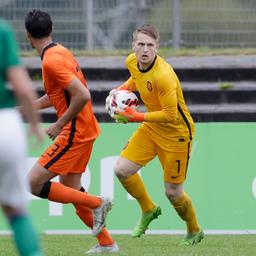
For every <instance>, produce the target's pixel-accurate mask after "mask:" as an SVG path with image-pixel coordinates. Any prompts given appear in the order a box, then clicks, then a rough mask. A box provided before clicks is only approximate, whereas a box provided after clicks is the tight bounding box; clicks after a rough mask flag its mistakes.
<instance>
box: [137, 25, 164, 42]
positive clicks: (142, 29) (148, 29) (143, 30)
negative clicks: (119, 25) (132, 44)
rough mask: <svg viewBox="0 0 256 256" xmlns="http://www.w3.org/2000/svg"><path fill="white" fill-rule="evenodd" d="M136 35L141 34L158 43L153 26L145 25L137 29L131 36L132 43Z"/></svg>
mask: <svg viewBox="0 0 256 256" xmlns="http://www.w3.org/2000/svg"><path fill="white" fill-rule="evenodd" d="M138 33H143V34H145V35H148V36H150V37H151V38H153V39H155V40H156V42H157V43H159V40H160V35H159V32H158V30H157V29H156V28H155V27H154V26H153V25H150V24H145V25H142V26H140V27H138V28H137V29H136V30H135V31H134V32H133V34H132V37H133V41H135V40H136V39H137V35H138Z"/></svg>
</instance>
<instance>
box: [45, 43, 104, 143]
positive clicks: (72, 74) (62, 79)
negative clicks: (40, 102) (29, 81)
mask: <svg viewBox="0 0 256 256" xmlns="http://www.w3.org/2000/svg"><path fill="white" fill-rule="evenodd" d="M41 59H42V73H43V80H44V89H45V92H46V94H47V95H48V97H49V99H50V102H51V104H52V105H53V106H54V108H55V109H56V112H57V117H58V118H59V117H61V116H62V115H63V114H64V112H65V111H66V110H67V108H68V106H69V102H70V95H69V92H68V90H67V87H68V85H69V84H70V82H71V81H72V80H73V79H74V78H78V79H79V80H80V81H81V82H82V83H83V84H84V86H86V87H87V84H86V80H85V78H84V76H83V73H82V71H81V69H80V66H79V64H78V63H77V61H76V59H75V58H74V56H73V54H72V53H71V52H70V51H69V50H68V49H66V48H65V47H63V46H61V45H60V44H55V43H51V44H50V45H49V46H47V47H46V48H45V49H44V51H43V53H42V56H41ZM99 132H100V128H99V124H98V122H97V120H96V118H95V116H94V113H93V109H92V104H91V101H89V102H87V104H86V105H85V106H84V108H83V109H82V111H81V112H80V113H78V114H77V116H76V118H74V119H73V120H72V121H71V122H69V123H68V124H67V125H66V126H65V127H64V128H63V130H62V132H61V133H60V135H59V136H65V137H69V139H72V141H79V142H83V141H89V140H94V139H95V138H96V137H97V136H98V134H99Z"/></svg>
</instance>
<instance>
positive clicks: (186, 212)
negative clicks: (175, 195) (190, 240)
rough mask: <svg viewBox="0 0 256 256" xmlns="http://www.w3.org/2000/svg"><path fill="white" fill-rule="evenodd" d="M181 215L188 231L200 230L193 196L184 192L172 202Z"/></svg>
mask: <svg viewBox="0 0 256 256" xmlns="http://www.w3.org/2000/svg"><path fill="white" fill-rule="evenodd" d="M172 205H173V207H174V209H175V210H176V212H177V213H178V214H179V216H180V217H181V218H182V219H183V220H184V221H185V222H186V224H187V231H188V233H193V232H197V231H199V229H200V227H199V225H198V222H197V218H196V213H195V210H194V208H193V205H192V201H191V198H190V197H189V196H188V195H187V194H186V193H185V192H184V193H183V195H182V196H181V197H180V198H179V199H178V200H176V201H175V202H173V203H172Z"/></svg>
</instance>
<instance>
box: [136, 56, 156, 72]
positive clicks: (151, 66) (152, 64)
mask: <svg viewBox="0 0 256 256" xmlns="http://www.w3.org/2000/svg"><path fill="white" fill-rule="evenodd" d="M156 58H157V55H156V57H155V58H154V60H153V62H152V63H151V64H150V66H149V67H148V68H146V69H143V70H141V69H140V67H139V63H137V67H138V69H139V71H140V72H141V73H146V72H148V71H149V70H150V69H151V68H153V66H154V64H155V61H156Z"/></svg>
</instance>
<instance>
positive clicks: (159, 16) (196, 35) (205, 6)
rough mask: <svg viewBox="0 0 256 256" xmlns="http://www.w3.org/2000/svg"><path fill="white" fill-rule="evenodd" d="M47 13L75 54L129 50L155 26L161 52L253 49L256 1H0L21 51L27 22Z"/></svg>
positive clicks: (0, 13) (1, 11)
mask: <svg viewBox="0 0 256 256" xmlns="http://www.w3.org/2000/svg"><path fill="white" fill-rule="evenodd" d="M32 8H40V9H43V10H46V11H48V12H49V13H50V14H51V16H52V19H53V21H54V31H55V32H54V39H55V41H58V42H62V43H63V44H64V45H65V46H67V47H70V48H72V49H87V50H92V49H107V50H111V49H126V48H129V47H130V41H131V34H132V32H133V30H134V29H135V28H136V26H138V25H141V24H144V23H152V24H154V25H155V26H156V27H157V28H158V29H159V30H160V34H161V44H162V46H166V47H169V46H172V47H175V48H179V47H214V48H227V47H255V46H256V1H255V0H214V1H212V0H193V1H191V0H129V1H127V0H54V1H52V0H0V17H2V18H4V19H7V20H8V21H10V22H11V23H12V24H13V26H14V28H15V30H16V33H17V38H18V41H19V43H20V46H21V48H22V49H23V50H29V49H30V47H29V45H28V43H27V42H26V39H25V36H24V16H25V14H26V12H27V11H28V10H29V9H32Z"/></svg>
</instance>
